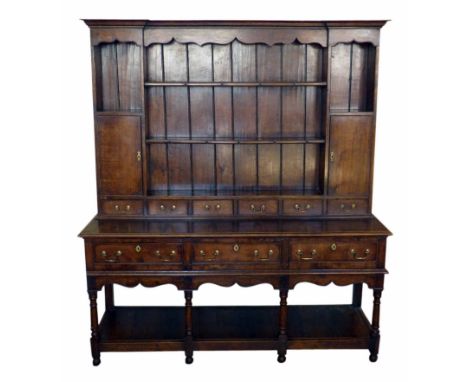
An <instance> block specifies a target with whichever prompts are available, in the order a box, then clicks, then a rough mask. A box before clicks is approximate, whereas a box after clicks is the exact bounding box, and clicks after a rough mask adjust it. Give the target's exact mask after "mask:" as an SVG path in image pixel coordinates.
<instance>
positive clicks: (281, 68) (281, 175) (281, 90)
mask: <svg viewBox="0 0 468 382" xmlns="http://www.w3.org/2000/svg"><path fill="white" fill-rule="evenodd" d="M280 53H281V55H280V62H281V64H280V82H283V45H280ZM282 138H283V87H280V139H282ZM279 165H280V184H279V193H280V194H281V192H282V191H283V144H282V143H280V160H279Z"/></svg>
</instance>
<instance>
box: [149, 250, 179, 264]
mask: <svg viewBox="0 0 468 382" xmlns="http://www.w3.org/2000/svg"><path fill="white" fill-rule="evenodd" d="M154 254H155V256H156V257H157V258H159V259H161V261H164V262H169V261H171V260H172V258H173V257H174V256H175V255H176V254H177V252H176V251H175V250H171V252H170V253H169V256H164V257H163V256H162V255H161V251H160V250H159V249H157V250H156V252H155V253H154Z"/></svg>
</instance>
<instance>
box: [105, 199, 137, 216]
mask: <svg viewBox="0 0 468 382" xmlns="http://www.w3.org/2000/svg"><path fill="white" fill-rule="evenodd" d="M101 207H102V211H103V213H104V214H106V215H139V214H142V213H143V201H142V200H103V201H102V202H101Z"/></svg>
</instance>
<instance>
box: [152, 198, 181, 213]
mask: <svg viewBox="0 0 468 382" xmlns="http://www.w3.org/2000/svg"><path fill="white" fill-rule="evenodd" d="M187 205H188V202H187V201H186V200H167V199H156V200H150V201H149V202H148V213H149V214H150V215H159V216H182V215H187Z"/></svg>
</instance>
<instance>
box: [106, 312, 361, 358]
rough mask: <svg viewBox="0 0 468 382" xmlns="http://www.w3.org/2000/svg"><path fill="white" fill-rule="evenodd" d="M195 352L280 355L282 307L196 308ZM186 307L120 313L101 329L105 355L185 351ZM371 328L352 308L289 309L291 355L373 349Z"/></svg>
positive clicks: (109, 317)
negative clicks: (294, 352) (299, 351)
mask: <svg viewBox="0 0 468 382" xmlns="http://www.w3.org/2000/svg"><path fill="white" fill-rule="evenodd" d="M192 312H193V313H192V317H193V321H192V322H193V346H194V349H195V350H270V349H271V350H274V349H277V346H278V332H279V322H278V320H279V318H278V317H279V307H278V306H200V307H193V311H192ZM184 317H185V316H184V308H183V307H115V308H114V309H113V310H110V311H106V313H105V314H104V316H103V318H102V320H101V323H100V324H99V337H100V340H99V348H100V350H101V351H154V350H183V349H184V336H185V334H184V327H185V321H184ZM369 334H370V324H369V321H368V320H367V318H366V316H365V315H364V313H363V311H362V309H361V308H357V307H353V306H351V305H291V306H288V326H287V335H288V348H289V349H367V348H368V347H369Z"/></svg>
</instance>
